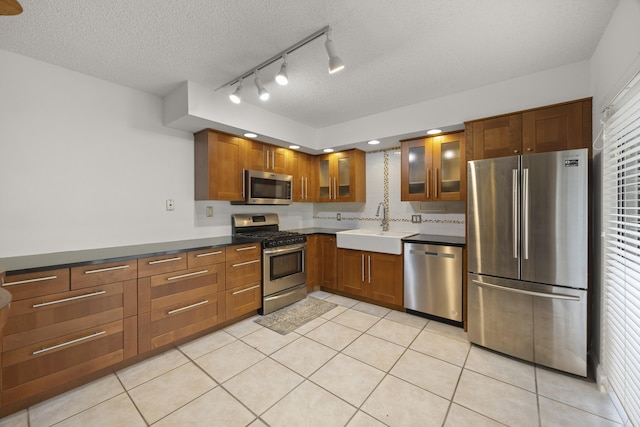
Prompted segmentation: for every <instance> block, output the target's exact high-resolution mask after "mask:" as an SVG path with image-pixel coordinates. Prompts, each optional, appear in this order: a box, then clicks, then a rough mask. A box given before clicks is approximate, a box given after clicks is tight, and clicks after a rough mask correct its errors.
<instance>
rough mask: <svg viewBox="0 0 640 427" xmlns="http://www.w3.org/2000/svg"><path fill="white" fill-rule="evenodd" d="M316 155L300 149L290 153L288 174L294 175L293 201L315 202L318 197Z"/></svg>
mask: <svg viewBox="0 0 640 427" xmlns="http://www.w3.org/2000/svg"><path fill="white" fill-rule="evenodd" d="M315 165H316V162H315V158H314V156H312V155H310V154H306V153H301V152H299V151H291V152H290V153H289V165H288V167H287V172H286V173H287V174H288V175H293V186H292V192H293V201H294V202H314V201H315V199H316V196H315V194H316V191H315V188H316V184H315V182H316V179H315V177H316V175H317V173H316V171H315V170H316V169H315Z"/></svg>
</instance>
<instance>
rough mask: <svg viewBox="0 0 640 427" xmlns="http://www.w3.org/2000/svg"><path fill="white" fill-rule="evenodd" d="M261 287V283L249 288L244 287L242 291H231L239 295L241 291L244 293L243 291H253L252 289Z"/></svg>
mask: <svg viewBox="0 0 640 427" xmlns="http://www.w3.org/2000/svg"><path fill="white" fill-rule="evenodd" d="M259 287H260V285H255V286H252V287H250V288H247V289H242V290H240V291H235V292H232V293H231V295H238V294H241V293H243V292H248V291H252V290H254V289H256V288H259Z"/></svg>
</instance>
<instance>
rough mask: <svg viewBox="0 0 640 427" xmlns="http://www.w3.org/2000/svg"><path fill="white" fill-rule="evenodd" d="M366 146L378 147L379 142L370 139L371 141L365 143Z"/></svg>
mask: <svg viewBox="0 0 640 427" xmlns="http://www.w3.org/2000/svg"><path fill="white" fill-rule="evenodd" d="M367 144H369V145H378V144H380V141H378V140H377V139H372V140H371V141H369V142H367Z"/></svg>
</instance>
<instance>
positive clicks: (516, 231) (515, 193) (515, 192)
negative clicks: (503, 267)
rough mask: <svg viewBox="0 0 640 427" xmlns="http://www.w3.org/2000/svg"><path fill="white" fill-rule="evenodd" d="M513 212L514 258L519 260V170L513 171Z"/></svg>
mask: <svg viewBox="0 0 640 427" xmlns="http://www.w3.org/2000/svg"><path fill="white" fill-rule="evenodd" d="M511 178H512V185H511V190H512V191H511V198H512V199H511V210H512V212H511V213H512V215H513V257H514V258H516V259H517V258H518V235H519V234H520V225H519V221H518V220H519V216H520V215H519V212H518V210H519V209H518V169H513V170H512V171H511Z"/></svg>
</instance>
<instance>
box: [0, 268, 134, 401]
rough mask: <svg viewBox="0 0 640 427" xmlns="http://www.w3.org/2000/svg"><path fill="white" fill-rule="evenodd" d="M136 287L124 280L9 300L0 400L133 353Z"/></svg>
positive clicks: (88, 371) (47, 386) (27, 393)
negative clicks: (10, 302) (0, 397)
mask: <svg viewBox="0 0 640 427" xmlns="http://www.w3.org/2000/svg"><path fill="white" fill-rule="evenodd" d="M134 261H135V260H134ZM47 277H50V276H47ZM66 277H67V278H68V276H66ZM27 284H33V285H34V286H36V287H40V285H41V282H30V283H26V284H25V285H27ZM135 288H136V280H126V281H122V282H117V283H108V284H103V285H98V286H94V287H88V288H80V289H75V290H71V291H66V292H59V293H54V294H48V295H41V296H33V297H31V298H23V299H19V300H17V301H14V302H13V303H12V305H11V310H10V313H9V319H8V321H7V324H6V326H5V328H4V329H3V331H2V350H3V353H2V405H3V406H6V405H12V404H14V403H16V402H20V401H21V400H24V399H28V398H30V397H32V396H36V395H38V394H39V393H42V392H45V391H48V390H50V389H52V388H55V387H56V386H58V385H60V384H63V383H65V382H66V381H68V380H69V379H70V378H71V379H75V378H81V377H83V376H86V375H89V374H91V373H93V372H96V371H98V370H101V369H103V368H107V367H109V366H111V365H114V364H116V363H118V362H122V361H123V360H125V359H126V358H129V357H132V356H135V355H136V354H137V349H136V344H135V342H136V339H135V337H136V335H137V333H136V330H135V329H136V327H137V325H136V321H135V318H136V316H135V310H132V308H134V309H135V294H136V292H135ZM33 293H34V292H24V293H23V295H29V294H33ZM131 298H134V300H133V301H131ZM125 315H129V316H128V317H125Z"/></svg>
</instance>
